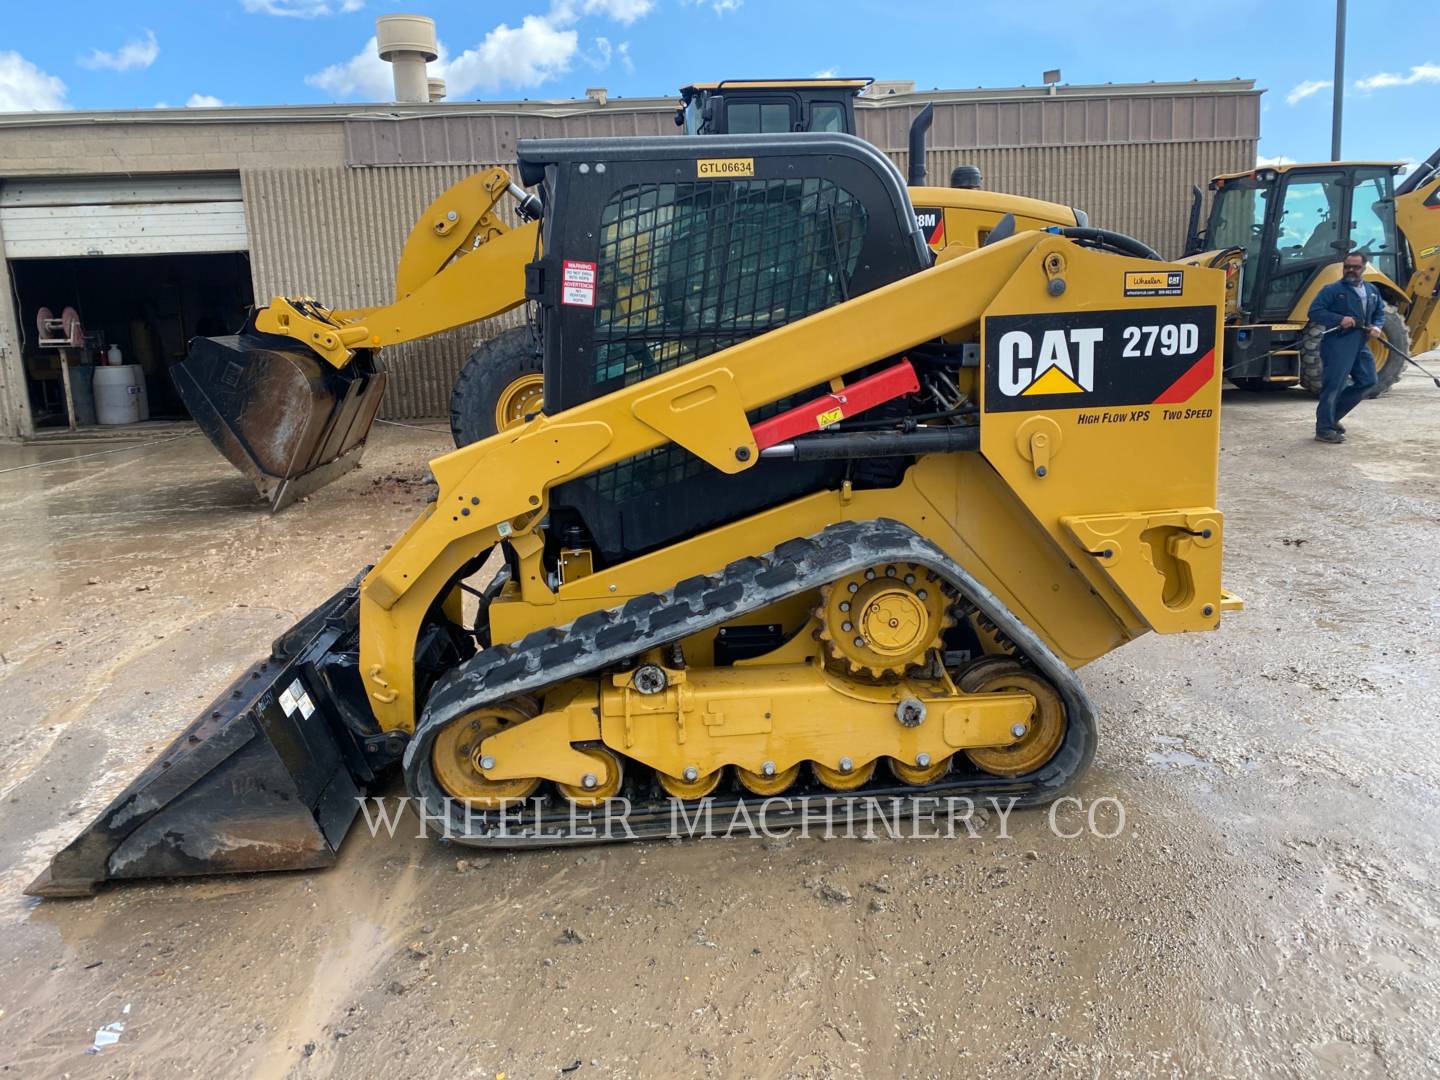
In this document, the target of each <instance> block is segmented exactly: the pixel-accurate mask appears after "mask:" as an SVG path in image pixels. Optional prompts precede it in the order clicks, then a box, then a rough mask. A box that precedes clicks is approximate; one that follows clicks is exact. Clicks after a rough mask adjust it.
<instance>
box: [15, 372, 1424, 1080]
mask: <svg viewBox="0 0 1440 1080" xmlns="http://www.w3.org/2000/svg"><path fill="white" fill-rule="evenodd" d="M1310 409H1311V406H1310V404H1309V402H1308V400H1307V399H1305V398H1304V397H1302V396H1301V395H1299V394H1298V393H1295V394H1284V395H1280V396H1260V395H1249V394H1240V393H1229V394H1227V398H1226V409H1225V417H1224V493H1223V501H1222V503H1221V505H1222V507H1223V508H1224V510H1225V512H1226V514H1227V515H1228V525H1227V537H1226V539H1227V552H1226V556H1227V565H1226V584H1227V585H1228V586H1229V587H1230V588H1231V589H1232V590H1233V591H1235V592H1237V593H1239V594H1241V595H1243V596H1244V598H1245V600H1246V605H1247V607H1246V610H1245V612H1244V613H1243V614H1240V615H1236V616H1233V617H1227V619H1226V621H1225V625H1224V627H1223V629H1222V630H1221V631H1220V632H1218V633H1215V634H1209V635H1196V636H1189V637H1179V638H1159V637H1150V638H1147V639H1144V640H1141V641H1139V642H1136V643H1134V644H1132V645H1130V646H1129V647H1127V648H1125V649H1123V650H1121V651H1120V652H1119V653H1118V654H1115V655H1112V656H1110V657H1108V658H1106V659H1105V660H1103V661H1101V662H1099V663H1097V664H1095V665H1093V666H1092V667H1091V668H1089V669H1087V670H1086V671H1085V672H1084V679H1085V682H1086V683H1087V685H1088V687H1089V689H1090V691H1091V693H1092V694H1093V695H1094V697H1095V699H1096V701H1097V703H1098V704H1099V706H1100V708H1101V712H1102V738H1103V742H1102V746H1101V750H1100V754H1099V758H1098V760H1097V762H1096V765H1095V767H1094V769H1093V770H1092V771H1091V773H1090V774H1089V777H1088V779H1087V780H1086V781H1085V782H1084V785H1083V787H1082V789H1081V791H1080V793H1079V794H1080V795H1081V796H1082V797H1083V798H1084V799H1085V800H1086V801H1087V803H1088V802H1092V801H1094V800H1096V799H1101V798H1105V797H1109V798H1113V799H1116V800H1119V801H1120V802H1122V803H1123V805H1124V807H1125V822H1124V825H1125V828H1124V831H1123V832H1121V834H1120V835H1119V836H1117V837H1114V838H1111V839H1102V838H1099V837H1098V836H1094V835H1090V834H1088V833H1082V835H1081V836H1080V837H1078V838H1075V839H1065V838H1061V837H1060V836H1058V835H1056V834H1055V833H1054V832H1052V830H1051V829H1050V827H1049V823H1048V820H1047V816H1046V814H1045V813H1044V812H1034V811H1031V812H1017V813H1015V814H1014V815H1013V816H1012V817H1011V818H1010V819H1009V821H1008V827H1007V828H1005V829H1004V830H1003V833H1008V836H1007V835H1003V834H1002V829H1001V827H1000V823H999V820H998V818H996V817H992V818H991V820H990V821H989V823H988V824H987V825H986V827H985V829H984V830H983V831H982V833H981V835H980V837H979V838H978V839H974V840H969V839H955V840H894V839H880V840H875V841H867V840H863V839H836V840H829V841H826V840H821V839H809V840H798V839H792V840H790V841H788V842H786V841H773V840H758V839H731V840H711V841H695V842H686V843H671V842H661V843H647V844H632V845H625V846H614V847H607V848H596V849H590V850H585V851H568V852H556V853H548V854H545V853H542V854H510V855H496V856H479V857H477V856H475V855H468V854H466V853H465V852H463V851H457V850H455V849H453V848H446V847H444V846H441V845H439V844H437V843H433V842H420V841H417V840H415V839H414V838H413V829H407V830H404V831H403V832H402V833H399V834H397V836H396V837H395V838H393V839H390V838H386V837H384V836H383V835H382V837H380V838H379V839H372V838H371V837H369V836H368V835H366V834H365V833H364V831H363V830H360V831H357V832H355V833H352V835H351V837H350V839H349V841H348V842H347V843H346V845H345V848H344V850H343V852H342V855H341V859H340V865H339V866H338V867H337V868H335V869H333V870H330V871H328V872H322V873H314V874H310V873H291V874H283V875H273V876H260V877H249V878H221V879H211V880H203V881H194V882H190V883H169V884H153V885H150V884H147V885H131V886H127V887H120V888H113V889H110V890H108V891H106V892H104V893H102V894H101V895H100V896H98V897H97V898H95V899H92V900H83V901H60V902H56V901H51V902H45V903H40V902H38V901H34V900H29V899H26V898H24V897H22V896H21V894H20V890H21V889H22V888H23V886H24V885H25V884H26V883H27V882H28V881H29V880H30V879H31V878H32V877H33V876H34V875H35V874H36V873H37V872H39V870H40V869H41V867H42V866H43V865H44V864H45V862H46V860H48V858H49V857H50V855H51V854H52V853H53V852H54V851H55V850H56V849H57V848H59V847H60V846H61V845H62V844H63V843H65V842H66V841H67V840H68V839H69V838H70V836H71V835H73V834H74V833H75V832H76V831H77V830H78V829H79V828H80V827H81V826H82V825H83V824H84V823H85V822H87V821H88V820H89V819H90V818H91V817H92V816H93V815H94V814H95V813H96V812H97V811H98V810H99V809H100V808H101V807H102V806H103V805H104V804H105V803H106V802H107V800H108V799H110V798H111V797H112V796H113V795H114V794H115V793H116V792H117V791H118V790H119V789H120V788H121V787H123V786H124V784H125V783H126V782H127V781H128V779H129V778H130V777H131V776H132V775H133V774H134V773H135V772H136V771H138V769H139V768H140V767H141V766H142V765H143V764H144V763H145V762H146V761H147V760H148V759H149V758H150V757H151V756H152V755H153V754H154V753H155V752H156V751H157V750H158V749H159V748H160V747H162V746H163V745H164V744H165V743H166V742H167V741H168V740H169V739H170V738H171V737H172V736H173V734H174V733H175V732H176V731H177V730H179V729H180V728H181V727H182V726H183V725H184V724H185V723H186V722H187V721H188V719H189V718H190V716H191V714H192V713H193V712H194V711H195V710H197V709H199V708H201V707H202V706H203V705H204V704H205V703H206V702H207V701H208V700H209V699H210V698H211V696H212V695H213V694H214V693H215V692H217V690H218V689H219V688H221V687H222V686H223V685H224V684H225V683H226V682H227V681H229V679H230V678H231V677H232V676H233V675H234V674H235V673H236V672H237V671H239V670H240V669H242V668H243V667H244V666H246V665H247V664H248V663H249V662H250V661H251V660H252V659H254V658H256V657H257V656H259V655H260V654H261V653H262V652H263V651H264V649H265V648H266V646H267V643H268V641H269V640H270V638H271V637H272V636H274V634H275V633H276V632H277V631H278V630H280V629H282V628H284V627H285V626H287V625H289V624H290V622H292V621H293V620H294V619H296V618H297V617H298V616H300V615H301V614H303V613H304V612H305V611H306V610H308V609H309V607H310V606H311V605H312V604H314V603H316V602H318V601H319V600H321V599H322V598H324V597H325V596H326V595H327V594H328V593H329V592H330V591H331V590H333V589H335V588H336V587H337V586H339V585H340V584H341V583H342V582H344V581H345V580H346V579H347V578H348V577H350V575H351V574H352V573H353V572H354V570H355V569H356V568H357V567H359V566H361V565H363V564H364V563H366V562H368V561H370V560H372V559H373V558H374V557H375V556H376V555H377V554H378V553H379V552H380V551H381V550H382V549H383V546H384V544H385V543H387V542H388V541H389V540H390V539H391V538H392V537H393V536H394V535H396V534H397V533H398V532H399V530H400V529H401V528H402V527H403V525H404V524H406V523H407V522H408V521H409V520H410V519H411V517H412V516H413V513H414V511H415V509H416V504H417V501H418V500H419V499H420V498H421V497H422V493H421V492H420V490H419V487H418V480H419V477H420V476H421V474H422V471H423V462H424V460H425V458H426V457H427V456H429V454H430V453H431V452H432V451H433V450H439V449H441V448H443V447H444V446H445V440H444V437H443V436H442V435H440V434H438V433H431V432H425V431H414V430H407V429H400V428H394V427H389V428H384V429H380V430H377V432H376V435H375V438H374V439H373V441H372V446H371V450H370V452H369V454H368V456H367V459H366V463H365V466H364V467H363V468H362V469H361V470H360V471H359V472H357V473H354V474H351V475H350V476H348V477H347V478H345V479H344V480H343V481H341V482H340V483H337V484H335V485H334V486H332V487H330V488H329V489H327V490H325V491H324V492H322V493H320V494H318V495H316V496H314V497H312V498H311V499H310V500H309V501H308V502H307V503H305V504H302V505H299V506H297V507H295V508H294V509H292V510H290V511H288V512H287V513H284V514H282V515H280V516H278V517H273V518H272V517H269V516H268V515H266V514H264V513H262V512H260V511H259V510H258V509H257V508H256V506H255V505H254V503H253V501H252V493H251V492H250V489H249V488H248V486H247V485H246V483H245V482H244V481H243V480H241V479H240V478H239V477H238V475H237V474H234V473H232V472H231V471H230V470H229V468H228V466H226V465H225V464H224V463H223V462H222V461H221V460H220V459H219V457H218V456H217V455H216V454H214V452H213V451H211V449H210V448H209V447H208V446H207V445H206V444H205V443H204V442H203V441H202V440H201V439H199V438H198V437H189V438H181V439H176V440H174V441H172V442H166V443H161V444H157V443H150V444H147V446H146V448H145V449H143V450H140V451H130V452H125V453H119V454H104V455H102V456H95V457H84V458H80V457H77V456H76V455H79V454H82V453H94V452H95V451H96V450H97V449H111V448H113V447H114V446H115V445H116V444H114V443H107V444H105V445H104V446H100V447H97V446H96V445H95V444H90V445H78V446H68V447H55V446H45V447H40V448H36V447H26V448H17V447H8V448H0V501H3V506H4V507H5V527H4V529H3V531H0V597H3V604H0V815H3V816H0V1074H4V1075H16V1076H26V1077H32V1076H60V1075H66V1076H73V1077H92V1076H93V1077H189V1076H193V1075H201V1074H211V1075H252V1076H260V1077H285V1076H294V1077H330V1076H335V1077H350V1076H388V1075H393V1076H412V1077H427V1078H428V1077H467V1076H473V1077H490V1078H499V1077H501V1076H504V1077H511V1078H528V1077H547V1076H551V1077H553V1076H557V1075H568V1076H573V1077H577V1078H580V1080H583V1078H585V1077H630V1076H653V1077H679V1076H753V1077H790V1076H800V1077H809V1076H848V1075H857V1076H859V1075H864V1076H889V1075H895V1076H907V1077H933V1076H940V1075H970V1076H998V1077H1010V1076H1015V1077H1019V1076H1027V1077H1028V1076H1034V1075H1046V1076H1074V1077H1084V1078H1087V1080H1089V1078H1091V1077H1098V1076H1106V1077H1109V1076H1132V1077H1150V1076H1241V1077H1243V1076H1296V1077H1310V1076H1346V1077H1350V1076H1394V1077H1419V1076H1423V1075H1433V1074H1435V1073H1436V1072H1437V1071H1440V1049H1437V1044H1436V1034H1437V1032H1440V1016H1437V1011H1440V955H1437V954H1440V944H1437V940H1440V938H1437V931H1440V903H1437V901H1440V888H1437V881H1440V858H1437V853H1436V846H1435V839H1434V838H1435V836H1436V834H1437V826H1440V765H1437V754H1436V747H1437V707H1436V699H1437V695H1440V674H1437V659H1440V652H1437V633H1436V630H1437V625H1440V588H1437V585H1436V573H1437V571H1436V560H1437V559H1440V543H1437V541H1440V529H1437V525H1440V499H1437V495H1436V482H1437V480H1440V453H1437V449H1436V445H1435V442H1436V438H1437V433H1440V425H1437V421H1440V393H1437V392H1435V391H1434V390H1433V389H1431V388H1430V387H1429V386H1428V385H1426V384H1425V383H1424V381H1423V380H1421V379H1410V380H1407V381H1406V382H1405V383H1403V384H1402V385H1401V386H1400V388H1399V389H1398V390H1397V391H1396V392H1394V393H1392V394H1390V395H1389V396H1387V397H1386V398H1384V399H1381V400H1379V401H1376V402H1372V403H1368V404H1366V405H1365V406H1363V407H1362V408H1361V410H1360V411H1359V412H1358V414H1356V416H1355V417H1354V419H1353V421H1352V423H1351V424H1350V428H1351V438H1350V441H1349V442H1348V443H1347V444H1346V445H1345V446H1343V447H1329V446H1321V445H1318V444H1316V443H1314V442H1312V441H1310V431H1311V419H1310ZM51 459H64V460H60V461H58V462H57V463H56V464H51V465H47V466H45V467H42V468H34V469H18V470H16V467H17V466H20V465H24V464H28V463H30V462H34V461H38V460H51ZM7 469H8V470H16V471H3V470H7ZM1099 820H1100V824H1101V830H1100V831H1109V830H1110V829H1111V828H1113V826H1114V825H1115V824H1116V820H1115V818H1114V815H1113V807H1107V808H1106V813H1105V814H1102V815H1101V816H1100V819H1099ZM1058 824H1059V825H1060V826H1061V828H1062V831H1065V832H1069V831H1072V830H1073V829H1074V828H1075V827H1076V826H1077V824H1083V819H1082V818H1080V817H1078V816H1076V815H1074V813H1073V811H1070V810H1067V812H1066V813H1064V814H1061V815H1060V816H1059V818H1058ZM111 1024H123V1031H120V1032H118V1033H116V1032H113V1030H112V1034H118V1036H119V1038H118V1041H116V1042H114V1044H113V1045H109V1046H108V1047H105V1048H104V1049H102V1050H101V1052H99V1053H97V1054H87V1049H89V1048H91V1047H92V1044H94V1042H95V1040H96V1033H97V1030H99V1029H102V1028H104V1027H105V1026H106V1025H111ZM567 1070H568V1071H567Z"/></svg>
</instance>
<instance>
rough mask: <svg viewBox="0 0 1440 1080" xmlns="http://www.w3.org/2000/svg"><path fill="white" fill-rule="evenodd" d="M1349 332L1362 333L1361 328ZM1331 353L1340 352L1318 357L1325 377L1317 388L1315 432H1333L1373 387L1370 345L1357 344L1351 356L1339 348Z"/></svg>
mask: <svg viewBox="0 0 1440 1080" xmlns="http://www.w3.org/2000/svg"><path fill="white" fill-rule="evenodd" d="M1342 333H1343V331H1342ZM1350 333H1352V334H1353V333H1361V334H1363V333H1364V331H1363V330H1352V331H1350ZM1334 352H1335V353H1338V354H1339V355H1334V354H1332V355H1330V356H1322V358H1321V359H1322V362H1323V363H1324V365H1325V378H1324V381H1323V383H1322V384H1321V387H1320V404H1318V405H1317V406H1316V407H1315V430H1316V431H1317V432H1321V431H1334V430H1335V425H1336V424H1338V423H1339V422H1340V421H1341V419H1342V418H1343V417H1344V416H1345V414H1346V413H1348V412H1349V411H1350V410H1351V409H1353V408H1355V406H1356V405H1359V404H1360V402H1361V400H1362V399H1363V398H1364V397H1365V395H1366V394H1368V393H1370V391H1371V390H1373V389H1375V382H1376V378H1375V357H1373V356H1371V355H1370V350H1369V348H1367V347H1366V346H1364V345H1362V346H1360V349H1359V350H1358V351H1357V352H1356V353H1355V355H1354V356H1346V355H1345V354H1344V353H1343V352H1342V351H1341V350H1339V349H1336V350H1334ZM1346 382H1349V383H1350V386H1348V387H1347V386H1346V385H1345V383H1346Z"/></svg>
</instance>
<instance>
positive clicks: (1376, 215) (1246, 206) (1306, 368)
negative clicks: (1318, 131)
mask: <svg viewBox="0 0 1440 1080" xmlns="http://www.w3.org/2000/svg"><path fill="white" fill-rule="evenodd" d="M1400 167H1401V166H1400V164H1399V163H1397V162H1376V161H1327V162H1321V163H1318V164H1313V165H1263V166H1261V167H1259V168H1256V169H1252V170H1250V171H1249V172H1243V173H1229V174H1226V175H1225V176H1217V177H1216V178H1215V179H1213V180H1211V181H1210V189H1211V191H1213V192H1214V193H1215V194H1214V198H1213V200H1212V202H1211V204H1210V217H1209V221H1208V223H1207V225H1206V227H1205V229H1204V230H1203V231H1202V230H1201V229H1200V209H1201V201H1202V200H1201V192H1200V189H1199V188H1198V187H1197V188H1196V189H1195V191H1194V200H1193V202H1192V204H1191V208H1190V229H1189V234H1190V239H1189V241H1188V243H1187V246H1186V258H1185V259H1182V260H1181V261H1182V262H1186V263H1189V264H1192V265H1197V266H1211V267H1217V268H1220V269H1223V270H1225V271H1226V273H1227V275H1228V277H1229V289H1228V297H1227V302H1226V318H1225V355H1226V364H1227V369H1226V371H1227V375H1228V377H1229V378H1230V379H1231V380H1232V381H1233V382H1234V383H1235V385H1237V386H1239V387H1242V388H1244V389H1247V390H1271V389H1276V390H1283V389H1285V388H1286V387H1290V386H1295V385H1297V384H1298V385H1300V386H1303V387H1304V388H1305V389H1306V390H1308V391H1310V392H1311V393H1313V394H1318V393H1319V392H1320V384H1321V382H1322V381H1323V369H1322V366H1321V363H1320V339H1321V337H1322V336H1323V333H1324V328H1323V327H1321V326H1320V325H1319V324H1318V323H1312V322H1311V321H1310V316H1309V311H1310V305H1311V304H1312V303H1313V302H1314V300H1315V296H1316V294H1318V293H1319V292H1320V290H1321V289H1322V288H1324V287H1325V286H1326V285H1329V284H1330V283H1331V282H1335V281H1339V280H1340V264H1341V261H1342V260H1343V259H1344V257H1345V255H1346V253H1347V252H1351V251H1359V252H1361V253H1362V254H1364V255H1365V257H1366V259H1367V260H1368V262H1369V265H1368V267H1367V268H1366V272H1365V276H1366V278H1367V279H1369V280H1370V281H1372V282H1374V283H1375V285H1376V287H1377V288H1378V289H1379V290H1380V295H1381V296H1383V297H1384V298H1385V301H1386V304H1387V308H1386V318H1385V326H1384V330H1385V337H1386V339H1387V341H1388V342H1393V343H1394V345H1395V346H1396V349H1398V350H1399V351H1401V352H1404V353H1406V354H1414V353H1421V352H1426V351H1428V350H1430V349H1433V348H1435V346H1436V345H1437V344H1440V171H1437V170H1440V150H1436V151H1435V153H1433V154H1431V155H1430V156H1429V157H1428V158H1427V159H1426V160H1425V161H1423V162H1421V163H1420V164H1419V165H1417V166H1416V167H1415V168H1414V169H1412V170H1411V172H1410V174H1409V175H1408V176H1406V177H1405V179H1404V180H1402V181H1401V182H1400V183H1399V184H1396V182H1395V174H1396V172H1397V171H1398V170H1399V169H1400ZM1396 349H1391V348H1389V347H1388V345H1387V344H1386V342H1381V341H1376V342H1372V343H1371V345H1370V350H1371V352H1373V353H1374V354H1375V368H1376V374H1377V375H1378V377H1379V382H1378V383H1377V384H1376V387H1375V390H1374V391H1373V392H1372V394H1371V396H1372V397H1373V396H1376V395H1378V394H1383V393H1384V392H1385V391H1386V390H1388V389H1390V387H1392V386H1394V385H1395V382H1396V380H1397V379H1399V378H1400V376H1401V375H1402V374H1403V373H1404V371H1405V363H1406V361H1405V360H1404V358H1403V357H1402V356H1400V355H1398V353H1397V351H1396Z"/></svg>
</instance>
